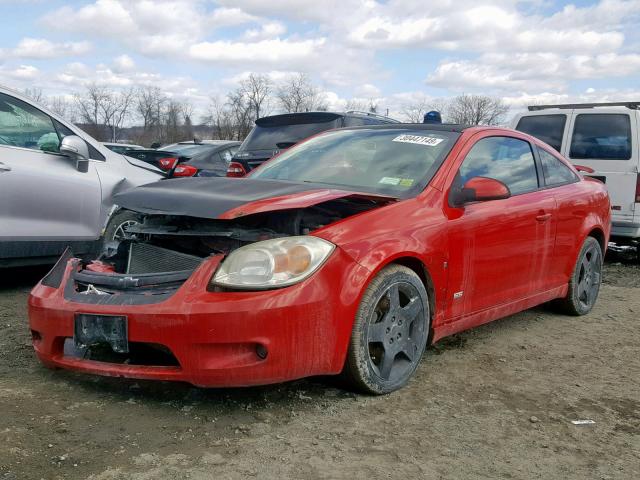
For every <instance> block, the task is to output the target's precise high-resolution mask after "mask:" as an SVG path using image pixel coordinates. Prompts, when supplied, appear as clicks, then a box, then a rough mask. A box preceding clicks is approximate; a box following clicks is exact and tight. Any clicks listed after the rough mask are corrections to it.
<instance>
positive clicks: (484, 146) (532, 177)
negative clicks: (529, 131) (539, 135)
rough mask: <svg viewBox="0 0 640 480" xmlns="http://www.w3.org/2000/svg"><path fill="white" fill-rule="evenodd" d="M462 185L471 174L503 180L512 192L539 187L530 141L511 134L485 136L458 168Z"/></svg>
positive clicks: (514, 193) (471, 176) (472, 175)
mask: <svg viewBox="0 0 640 480" xmlns="http://www.w3.org/2000/svg"><path fill="white" fill-rule="evenodd" d="M459 177H460V178H459V181H460V182H461V185H464V184H465V183H466V182H467V181H468V180H470V179H472V178H473V177H488V178H494V179H496V180H500V181H501V182H502V183H504V184H505V185H506V186H507V187H509V190H510V191H511V194H512V195H517V194H519V193H525V192H530V191H533V190H536V189H537V188H538V174H537V170H536V163H535V160H534V158H533V152H532V151H531V145H529V142H525V141H524V140H520V139H517V138H511V137H487V138H483V139H481V140H478V142H477V143H476V144H475V145H474V146H473V148H472V149H471V150H470V151H469V153H468V154H467V156H466V158H465V159H464V162H463V163H462V166H461V167H460V171H459Z"/></svg>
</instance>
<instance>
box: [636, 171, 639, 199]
mask: <svg viewBox="0 0 640 480" xmlns="http://www.w3.org/2000/svg"><path fill="white" fill-rule="evenodd" d="M636 203H640V173H639V174H638V177H637V178H636Z"/></svg>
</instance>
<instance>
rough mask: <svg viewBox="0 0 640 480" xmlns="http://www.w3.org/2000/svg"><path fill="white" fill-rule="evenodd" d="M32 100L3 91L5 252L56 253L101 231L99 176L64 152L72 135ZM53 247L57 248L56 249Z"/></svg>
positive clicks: (1, 217)
mask: <svg viewBox="0 0 640 480" xmlns="http://www.w3.org/2000/svg"><path fill="white" fill-rule="evenodd" d="M72 133H73V132H71V131H69V130H68V129H66V127H64V126H63V125H61V124H60V123H59V122H56V121H55V120H54V119H52V118H51V117H49V116H48V115H47V114H45V113H44V112H42V111H40V110H39V109H37V108H36V107H34V106H33V105H31V104H29V103H27V102H25V101H22V100H20V99H18V98H16V97H13V96H10V95H7V94H4V93H0V245H2V249H1V250H0V257H11V256H15V257H32V256H47V255H55V254H57V253H59V251H60V245H59V244H60V243H61V242H67V243H68V242H70V241H71V242H85V241H87V240H93V239H96V238H97V237H98V236H99V233H100V227H101V226H100V225H99V218H100V205H101V191H100V181H99V178H98V174H97V172H96V169H95V167H94V166H93V164H92V163H90V165H89V170H88V171H87V172H86V173H83V172H80V171H78V170H77V169H76V166H75V163H74V162H73V161H72V160H71V159H70V158H68V157H66V156H63V155H60V154H59V153H58V148H59V145H60V140H61V138H62V137H63V136H65V135H66V134H72ZM52 252H53V253H52Z"/></svg>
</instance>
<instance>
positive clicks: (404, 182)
mask: <svg viewBox="0 0 640 480" xmlns="http://www.w3.org/2000/svg"><path fill="white" fill-rule="evenodd" d="M411 185H413V178H403V179H401V180H400V186H401V187H410V186H411Z"/></svg>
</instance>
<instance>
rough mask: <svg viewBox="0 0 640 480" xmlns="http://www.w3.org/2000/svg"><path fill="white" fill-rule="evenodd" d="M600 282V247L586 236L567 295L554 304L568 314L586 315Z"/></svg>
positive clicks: (591, 306)
mask: <svg viewBox="0 0 640 480" xmlns="http://www.w3.org/2000/svg"><path fill="white" fill-rule="evenodd" d="M601 282H602V248H601V247H600V244H599V243H598V241H597V240H596V239H595V238H593V237H587V239H586V240H585V241H584V244H583V245H582V248H581V249H580V254H579V255H578V260H577V262H576V266H575V267H574V269H573V275H571V279H570V280H569V291H568V292H567V296H566V297H565V298H562V299H560V300H557V301H556V302H555V304H556V306H557V307H558V308H559V309H560V310H561V311H562V312H564V313H567V314H569V315H576V316H579V315H586V314H587V313H589V312H590V311H591V309H592V308H593V306H594V305H595V303H596V300H597V298H598V293H599V292H600V284H601Z"/></svg>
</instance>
